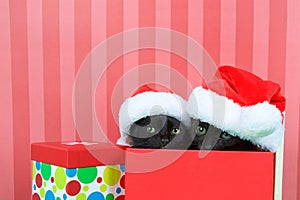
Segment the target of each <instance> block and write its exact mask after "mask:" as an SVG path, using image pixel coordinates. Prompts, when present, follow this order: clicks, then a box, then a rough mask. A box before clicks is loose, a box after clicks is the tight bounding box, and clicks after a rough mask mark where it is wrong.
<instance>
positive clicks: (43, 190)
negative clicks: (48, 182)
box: [40, 188, 45, 198]
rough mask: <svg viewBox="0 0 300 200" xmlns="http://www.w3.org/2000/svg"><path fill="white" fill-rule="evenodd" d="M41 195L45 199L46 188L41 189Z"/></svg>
mask: <svg viewBox="0 0 300 200" xmlns="http://www.w3.org/2000/svg"><path fill="white" fill-rule="evenodd" d="M40 195H41V197H42V198H44V197H45V189H44V188H41V189H40Z"/></svg>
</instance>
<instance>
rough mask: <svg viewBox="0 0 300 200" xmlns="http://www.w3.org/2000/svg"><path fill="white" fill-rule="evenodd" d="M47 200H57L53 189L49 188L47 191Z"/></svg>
mask: <svg viewBox="0 0 300 200" xmlns="http://www.w3.org/2000/svg"><path fill="white" fill-rule="evenodd" d="M45 200H55V197H54V194H53V192H52V191H51V190H48V191H47V192H46V195H45Z"/></svg>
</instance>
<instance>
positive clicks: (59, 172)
mask: <svg viewBox="0 0 300 200" xmlns="http://www.w3.org/2000/svg"><path fill="white" fill-rule="evenodd" d="M54 178H55V184H56V186H57V187H58V188H59V189H63V188H64V187H65V185H66V182H67V177H66V174H65V170H64V169H63V168H61V167H58V168H57V169H56V171H55V174H54Z"/></svg>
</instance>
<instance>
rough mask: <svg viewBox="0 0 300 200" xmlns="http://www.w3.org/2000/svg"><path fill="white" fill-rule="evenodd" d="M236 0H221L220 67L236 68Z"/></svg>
mask: <svg viewBox="0 0 300 200" xmlns="http://www.w3.org/2000/svg"><path fill="white" fill-rule="evenodd" d="M235 14H236V0H230V1H226V0H221V21H220V65H232V66H235V30H236V27H235V25H236V24H235V19H236V16H235Z"/></svg>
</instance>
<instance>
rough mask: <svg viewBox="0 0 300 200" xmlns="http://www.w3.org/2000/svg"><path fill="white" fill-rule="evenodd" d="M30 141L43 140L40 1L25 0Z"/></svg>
mask: <svg viewBox="0 0 300 200" xmlns="http://www.w3.org/2000/svg"><path fill="white" fill-rule="evenodd" d="M27 18H28V19H27V22H28V70H29V103H30V138H31V140H30V141H31V142H35V141H40V142H41V141H44V139H45V138H44V132H45V124H44V120H45V119H44V88H43V86H44V84H43V43H42V42H43V38H42V3H41V2H35V1H34V0H28V1H27Z"/></svg>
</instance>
